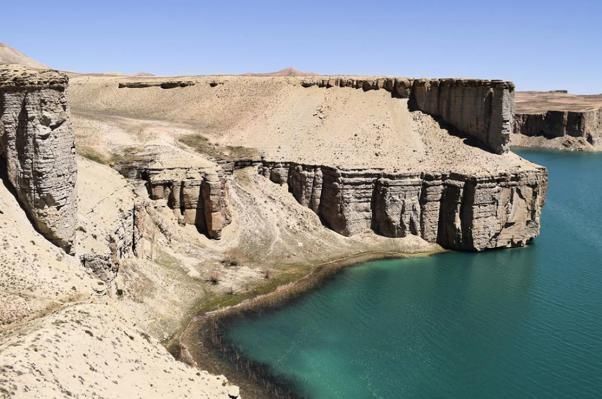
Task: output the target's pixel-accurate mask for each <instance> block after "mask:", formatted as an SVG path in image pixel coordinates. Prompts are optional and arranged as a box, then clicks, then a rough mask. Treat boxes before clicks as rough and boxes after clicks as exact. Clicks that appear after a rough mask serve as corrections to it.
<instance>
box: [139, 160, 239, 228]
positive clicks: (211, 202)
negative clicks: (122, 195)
mask: <svg viewBox="0 0 602 399" xmlns="http://www.w3.org/2000/svg"><path fill="white" fill-rule="evenodd" d="M130 173H131V172H130ZM134 173H135V174H136V176H130V177H137V178H141V179H143V180H145V181H146V184H147V188H148V192H149V195H150V198H151V199H153V200H161V199H163V200H167V205H168V206H169V207H170V208H171V209H173V210H174V212H175V213H176V215H177V216H178V217H179V218H180V221H181V223H183V224H194V225H195V226H196V227H197V228H198V230H199V231H200V232H201V233H203V234H206V235H207V237H209V238H213V239H220V238H221V234H222V230H223V229H224V227H226V226H227V225H228V224H230V213H229V211H228V206H227V191H226V178H225V174H224V171H223V170H217V171H209V170H205V169H195V168H189V169H184V168H173V169H165V168H150V167H141V168H139V169H135V171H134Z"/></svg>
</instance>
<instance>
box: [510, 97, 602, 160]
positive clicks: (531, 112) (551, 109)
mask: <svg viewBox="0 0 602 399" xmlns="http://www.w3.org/2000/svg"><path fill="white" fill-rule="evenodd" d="M513 129H514V133H515V136H514V137H513V141H514V142H515V143H516V144H517V145H522V146H540V145H541V144H542V143H545V142H544V141H543V139H546V140H548V145H550V146H554V145H555V144H556V146H557V147H558V148H560V149H562V148H568V149H577V150H579V149H598V150H599V149H600V148H601V147H600V145H601V144H602V143H600V139H601V137H602V99H601V97H600V96H595V95H590V96H585V95H584V96H580V95H574V94H569V93H567V92H565V91H554V92H522V93H519V94H518V96H517V108H516V113H515V116H514V128H513Z"/></svg>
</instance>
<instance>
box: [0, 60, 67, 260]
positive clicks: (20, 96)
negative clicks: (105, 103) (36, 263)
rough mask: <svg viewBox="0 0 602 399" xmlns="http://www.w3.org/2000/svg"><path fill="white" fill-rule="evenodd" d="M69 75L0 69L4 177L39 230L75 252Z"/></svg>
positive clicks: (0, 152)
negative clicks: (68, 100) (68, 95)
mask: <svg viewBox="0 0 602 399" xmlns="http://www.w3.org/2000/svg"><path fill="white" fill-rule="evenodd" d="M67 84H68V78H67V75H65V74H63V73H59V72H56V71H52V70H31V69H26V68H24V67H21V66H17V65H9V66H0V159H1V160H2V163H3V165H2V169H3V170H2V172H3V174H5V175H6V178H7V180H8V182H9V183H10V185H11V186H12V188H13V190H14V193H15V195H16V197H17V199H18V200H19V202H20V203H21V206H22V207H23V208H24V209H25V210H26V212H27V214H28V215H29V217H30V219H31V220H32V222H33V224H34V226H35V227H36V229H37V230H38V231H39V232H40V233H42V234H43V235H44V236H45V237H46V238H47V239H48V240H50V241H51V242H53V243H54V244H56V245H58V246H59V247H61V248H63V249H65V250H66V251H68V252H72V245H73V240H74V236H75V228H76V219H77V216H76V215H77V201H76V193H75V184H76V178H77V166H76V163H75V145H74V135H73V131H72V129H71V123H70V120H69V109H68V104H67V99H66V98H65V89H66V88H67Z"/></svg>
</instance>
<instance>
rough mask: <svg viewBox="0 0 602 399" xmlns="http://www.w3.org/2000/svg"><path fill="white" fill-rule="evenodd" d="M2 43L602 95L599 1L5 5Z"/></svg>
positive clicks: (121, 64)
mask: <svg viewBox="0 0 602 399" xmlns="http://www.w3.org/2000/svg"><path fill="white" fill-rule="evenodd" d="M2 3H3V4H2V22H0V42H6V43H7V44H8V45H10V46H12V47H15V48H17V49H19V50H21V51H23V52H24V53H26V54H27V55H29V56H31V57H32V58H35V59H37V60H39V61H41V62H43V63H45V64H48V65H50V66H52V67H55V68H59V69H64V70H72V71H78V72H128V73H133V72H152V73H156V74H162V75H174V74H214V73H242V72H249V71H253V72H260V71H261V72H264V71H273V70H277V69H281V68H284V67H287V66H293V67H295V68H297V69H300V70H303V71H311V72H317V73H323V74H335V73H340V74H343V73H345V74H362V75H364V74H365V75H377V74H379V75H380V74H382V75H399V76H413V77H479V78H499V79H509V80H513V81H515V83H516V84H517V86H518V88H519V89H520V90H547V89H568V90H570V91H573V92H576V93H600V92H602V49H601V45H602V1H601V0H597V1H585V0H573V1H558V0H548V1H529V0H523V1H515V0H497V1H488V0H480V1H469V0H455V1H430V0H414V1H394V0H389V1H385V0H383V1H370V2H360V1H352V0H347V1H339V0H334V1H327V0H322V1H303V0H296V1H286V0H281V1H275V0H246V1H228V0H219V1H218V0H215V1H177V0H175V1H170V0H162V1H156V0H146V1H129V0H120V1H115V0H102V1H84V0H79V1H74V0H71V1H67V0H64V1H63V0H54V1H48V0H44V1H42V0H27V1H20V0H6V1H3V2H2Z"/></svg>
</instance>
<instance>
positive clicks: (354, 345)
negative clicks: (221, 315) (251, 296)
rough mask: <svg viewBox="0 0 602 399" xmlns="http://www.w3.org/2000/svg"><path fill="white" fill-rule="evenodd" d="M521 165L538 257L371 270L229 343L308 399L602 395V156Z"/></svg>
mask: <svg viewBox="0 0 602 399" xmlns="http://www.w3.org/2000/svg"><path fill="white" fill-rule="evenodd" d="M521 155H522V156H524V157H525V158H527V159H529V160H531V161H533V162H536V163H539V164H542V165H545V166H547V167H548V170H549V173H550V187H549V192H548V197H547V201H546V205H545V208H544V213H543V223H542V224H543V228H542V234H541V236H540V237H538V238H537V239H536V240H535V241H534V243H533V244H532V245H530V246H529V247H527V248H518V249H510V250H497V251H490V252H485V253H479V254H473V253H446V254H442V255H437V256H432V257H428V258H417V259H405V260H383V261H373V262H367V263H364V264H362V265H359V266H356V267H352V268H348V269H345V270H344V271H342V272H341V273H340V274H338V275H337V276H336V277H335V278H333V279H332V280H331V281H329V282H328V283H326V284H325V285H324V286H323V287H321V288H320V289H318V290H316V291H314V292H311V293H309V294H307V295H306V296H304V297H302V298H301V299H299V300H297V301H295V302H294V303H292V304H291V305H290V306H287V307H285V308H283V309H280V310H278V311H275V312H271V313H267V314H263V315H261V316H259V317H256V318H247V319H242V320H239V321H237V322H235V323H234V324H233V325H232V326H231V327H230V328H229V329H228V331H227V338H228V339H229V340H230V342H232V343H233V344H234V345H235V346H236V347H237V348H238V349H239V350H240V351H241V352H243V353H244V354H245V355H246V356H247V357H249V358H251V359H253V360H255V361H258V362H261V363H264V364H265V365H267V366H268V367H269V368H270V369H271V372H272V374H273V375H274V376H276V377H277V378H280V379H282V380H283V381H287V382H288V383H290V384H291V386H293V387H294V390H295V391H296V392H298V393H299V395H300V396H303V397H308V398H320V399H321V398H346V399H348V398H600V397H602V155H594V154H567V153H554V152H531V151H529V152H521Z"/></svg>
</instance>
